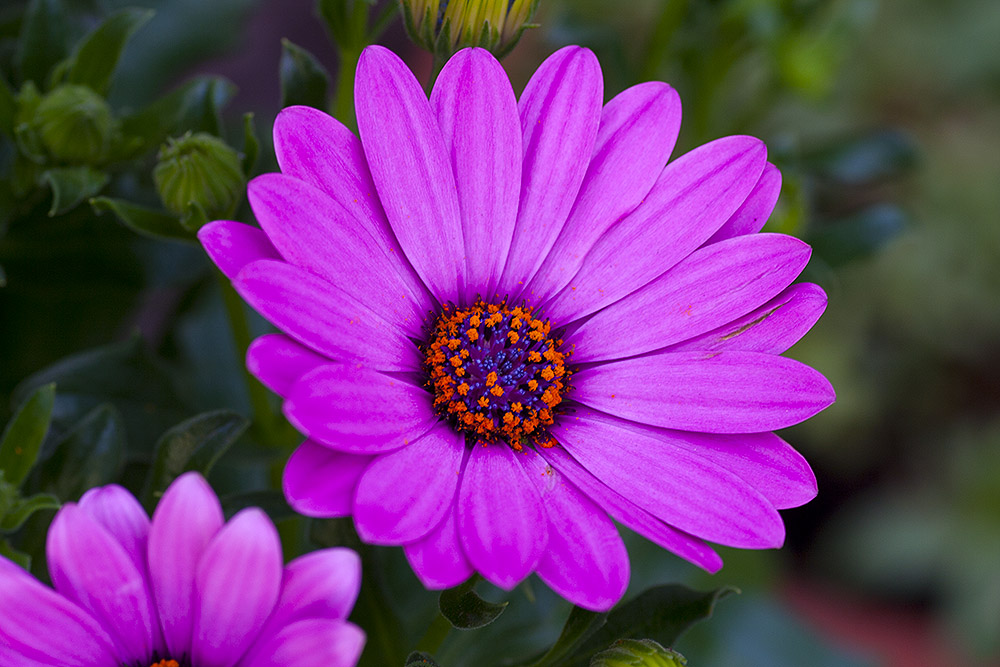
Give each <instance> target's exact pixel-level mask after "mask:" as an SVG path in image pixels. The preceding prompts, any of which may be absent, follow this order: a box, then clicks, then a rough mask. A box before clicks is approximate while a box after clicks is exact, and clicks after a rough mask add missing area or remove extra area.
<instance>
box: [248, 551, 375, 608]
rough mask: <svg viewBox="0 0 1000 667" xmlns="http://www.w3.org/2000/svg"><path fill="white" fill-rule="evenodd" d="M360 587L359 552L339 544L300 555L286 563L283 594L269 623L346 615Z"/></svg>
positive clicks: (356, 597) (282, 586) (282, 585)
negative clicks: (331, 547)
mask: <svg viewBox="0 0 1000 667" xmlns="http://www.w3.org/2000/svg"><path fill="white" fill-rule="evenodd" d="M360 590H361V558H360V557H359V556H358V554H357V552H355V551H352V550H350V549H344V548H340V547H337V548H333V549H320V550H319V551H313V552H311V553H308V554H306V555H304V556H299V557H298V558H296V559H295V560H293V561H292V562H291V563H289V564H288V565H286V566H285V574H284V576H283V578H282V583H281V597H279V598H278V604H277V605H276V606H275V608H274V612H273V613H272V614H271V618H270V619H269V621H268V623H269V624H270V623H271V622H272V621H273V622H274V623H277V624H279V625H287V624H288V623H292V622H295V621H299V620H302V619H304V618H327V619H330V620H334V619H338V618H339V619H343V618H347V617H348V616H349V615H350V613H351V609H353V608H354V602H355V601H356V600H357V599H358V591H360Z"/></svg>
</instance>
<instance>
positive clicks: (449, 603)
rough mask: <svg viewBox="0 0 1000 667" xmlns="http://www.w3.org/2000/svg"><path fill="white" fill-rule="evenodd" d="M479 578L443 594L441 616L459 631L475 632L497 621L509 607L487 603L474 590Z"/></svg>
mask: <svg viewBox="0 0 1000 667" xmlns="http://www.w3.org/2000/svg"><path fill="white" fill-rule="evenodd" d="M477 581H479V578H478V577H472V578H471V579H469V580H468V581H466V582H465V583H464V584H461V585H459V586H456V587H455V588H449V589H448V590H446V591H442V592H441V597H440V598H439V599H438V604H439V606H440V607H441V614H442V615H443V616H444V617H445V618H447V619H448V621H449V622H451V624H452V625H453V626H455V627H456V628H458V629H459V630H474V629H476V628H481V627H483V626H484V625H489V624H490V623H492V622H493V621H495V620H496V619H497V618H498V617H499V616H500V614H502V613H503V610H504V609H505V608H506V607H507V604H508V603H507V602H500V603H495V602H487V601H486V600H484V599H482V598H481V597H479V596H478V595H476V592H475V591H474V590H473V588H474V587H475V585H476V582H477Z"/></svg>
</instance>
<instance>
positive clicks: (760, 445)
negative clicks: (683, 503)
mask: <svg viewBox="0 0 1000 667" xmlns="http://www.w3.org/2000/svg"><path fill="white" fill-rule="evenodd" d="M669 436H670V438H671V439H672V441H673V442H675V443H676V444H678V445H680V446H682V447H686V448H687V449H688V450H689V451H691V452H692V453H694V454H697V455H698V456H700V457H702V458H704V459H706V460H708V461H711V462H712V463H714V464H715V465H717V466H719V467H720V468H725V469H726V470H728V471H729V472H731V473H733V474H734V475H736V476H737V477H739V478H740V479H742V480H744V481H745V482H747V483H748V484H749V485H750V486H752V487H753V488H755V489H757V491H759V492H760V493H761V495H763V496H764V497H765V498H767V500H768V501H769V502H770V503H771V504H772V505H774V507H775V508H776V509H779V510H782V509H787V508H789V507H798V506H800V505H805V504H806V503H807V502H809V501H810V500H812V499H813V498H815V497H816V475H814V474H813V471H812V468H810V467H809V464H808V463H807V462H806V460H805V458H803V456H802V455H801V454H799V453H798V452H797V451H795V450H794V449H792V446H791V445H789V444H788V443H787V442H785V441H784V440H782V439H781V438H779V437H778V436H776V435H775V434H773V433H748V434H741V435H716V434H708V433H689V432H686V431H671V432H669Z"/></svg>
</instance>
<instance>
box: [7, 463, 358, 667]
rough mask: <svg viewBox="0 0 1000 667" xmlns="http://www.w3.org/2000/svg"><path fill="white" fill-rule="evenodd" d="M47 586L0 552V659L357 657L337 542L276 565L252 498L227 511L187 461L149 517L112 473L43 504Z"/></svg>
mask: <svg viewBox="0 0 1000 667" xmlns="http://www.w3.org/2000/svg"><path fill="white" fill-rule="evenodd" d="M46 555H47V558H48V565H49V574H50V575H51V577H52V584H53V586H54V587H55V590H54V591H53V590H52V589H50V588H48V587H46V586H44V585H42V584H41V583H39V582H38V581H37V580H35V579H34V578H33V577H32V576H31V575H30V574H28V573H27V572H25V571H24V570H22V569H21V568H20V567H18V566H17V565H14V564H13V563H11V562H10V561H8V560H6V559H3V558H0V664H2V665H4V666H5V667H42V666H47V667H51V666H52V665H59V667H120V666H125V667H149V666H152V667H190V666H191V665H194V666H196V667H232V666H239V667H254V666H258V665H260V666H264V665H267V666H268V667H312V666H314V665H323V666H324V667H328V666H330V665H343V666H350V665H354V664H356V663H357V660H358V657H359V656H360V655H361V649H362V647H363V646H364V642H365V636H364V633H363V632H362V631H361V630H360V629H359V628H358V627H357V626H355V625H352V624H351V623H349V622H347V621H346V620H345V619H346V618H347V616H348V614H349V613H350V612H351V609H352V607H353V606H354V601H355V599H356V598H357V596H358V590H359V588H360V585H361V563H360V559H359V558H358V555H357V554H356V553H354V552H353V551H351V550H350V549H324V550H321V551H315V552H313V553H310V554H307V555H305V556H302V557H300V558H297V559H295V560H293V561H292V562H290V563H289V564H288V565H285V566H284V567H282V563H281V560H282V558H281V543H280V542H279V541H278V533H277V531H276V530H275V529H274V524H272V523H271V520H270V519H268V518H267V515H265V514H264V513H263V512H261V511H260V510H259V509H256V508H253V509H247V510H243V511H241V512H239V513H238V514H236V515H235V516H234V517H233V518H232V519H230V520H229V522H225V521H224V519H223V516H222V507H221V506H220V505H219V499H218V498H217V497H216V496H215V493H213V491H212V489H211V487H209V485H208V484H207V483H206V482H205V480H204V479H203V478H202V477H201V476H200V475H198V474H197V473H187V474H185V475H182V476H181V477H178V478H177V480H175V481H174V483H173V484H171V485H170V488H168V489H167V491H166V493H165V494H164V495H163V498H162V499H161V500H160V503H159V505H158V506H157V508H156V511H155V512H154V513H153V520H152V521H150V519H149V517H148V516H147V515H146V512H145V511H144V510H143V509H142V506H141V505H140V504H139V502H138V501H137V500H136V499H135V497H133V496H132V494H131V493H129V492H128V491H126V490H125V489H123V488H122V487H120V486H115V485H112V486H104V487H99V488H96V489H91V490H90V491H88V492H87V493H85V494H84V495H83V497H82V498H80V502H79V503H67V504H66V505H64V506H63V507H62V509H60V510H59V513H58V514H56V517H55V519H54V520H53V521H52V526H51V527H50V528H49V534H48V541H47V543H46Z"/></svg>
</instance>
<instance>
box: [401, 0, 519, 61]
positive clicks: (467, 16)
mask: <svg viewBox="0 0 1000 667" xmlns="http://www.w3.org/2000/svg"><path fill="white" fill-rule="evenodd" d="M538 2H539V0H400V5H401V6H402V8H403V22H404V24H405V25H406V31H407V32H408V33H409V35H410V38H411V39H412V40H413V41H414V42H416V43H417V44H420V45H421V46H423V47H424V48H426V49H427V50H429V51H431V52H432V53H434V55H435V56H436V57H438V58H440V59H442V60H444V59H447V58H448V57H450V56H451V55H452V54H453V53H455V52H456V51H458V50H460V49H464V48H466V47H469V46H478V47H482V48H484V49H488V50H489V51H491V52H492V53H493V55H495V56H497V57H498V58H500V57H503V56H505V55H507V54H508V53H510V51H511V49H513V48H514V46H515V45H516V44H517V42H518V40H520V39H521V34H522V33H523V32H524V31H525V30H526V29H527V28H531V27H534V26H533V25H532V24H531V23H529V22H530V21H531V18H532V17H533V16H534V15H535V10H536V9H537V8H538Z"/></svg>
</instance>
